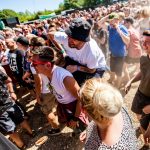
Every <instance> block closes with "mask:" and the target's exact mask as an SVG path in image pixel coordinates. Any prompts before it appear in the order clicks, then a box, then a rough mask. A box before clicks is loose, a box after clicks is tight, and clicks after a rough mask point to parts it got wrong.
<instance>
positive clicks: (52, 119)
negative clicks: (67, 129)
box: [47, 112, 59, 129]
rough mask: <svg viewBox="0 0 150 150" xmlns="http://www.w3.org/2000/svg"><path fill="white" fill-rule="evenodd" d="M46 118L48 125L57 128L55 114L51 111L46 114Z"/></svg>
mask: <svg viewBox="0 0 150 150" xmlns="http://www.w3.org/2000/svg"><path fill="white" fill-rule="evenodd" d="M47 119H48V121H49V123H50V125H51V126H52V128H55V129H57V128H59V124H58V118H57V116H55V114H54V113H53V112H51V113H50V114H48V116H47Z"/></svg>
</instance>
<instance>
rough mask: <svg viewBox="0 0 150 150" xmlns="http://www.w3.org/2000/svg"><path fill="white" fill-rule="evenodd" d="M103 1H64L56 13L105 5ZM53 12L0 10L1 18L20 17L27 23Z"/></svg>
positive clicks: (21, 20)
mask: <svg viewBox="0 0 150 150" xmlns="http://www.w3.org/2000/svg"><path fill="white" fill-rule="evenodd" d="M103 1H105V0H64V2H63V3H60V5H59V8H58V9H57V10H55V13H56V14H60V13H61V11H63V10H67V9H75V8H82V7H91V6H95V5H98V4H100V3H103ZM53 12H54V11H51V10H47V9H45V10H43V11H38V12H35V13H31V12H30V11H28V10H26V11H25V12H15V11H14V10H11V9H3V10H0V18H10V17H18V18H19V20H20V22H26V21H30V20H35V19H38V16H39V15H48V14H51V13H53Z"/></svg>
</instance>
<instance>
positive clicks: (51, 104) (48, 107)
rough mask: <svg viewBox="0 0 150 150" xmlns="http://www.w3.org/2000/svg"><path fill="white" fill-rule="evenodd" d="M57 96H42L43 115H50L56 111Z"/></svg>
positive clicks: (44, 94)
mask: <svg viewBox="0 0 150 150" xmlns="http://www.w3.org/2000/svg"><path fill="white" fill-rule="evenodd" d="M55 99H56V98H55V96H54V95H53V94H51V93H43V94H41V111H42V112H43V114H45V115H48V114H50V113H51V112H55V111H56V101H55Z"/></svg>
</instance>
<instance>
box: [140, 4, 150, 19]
mask: <svg viewBox="0 0 150 150" xmlns="http://www.w3.org/2000/svg"><path fill="white" fill-rule="evenodd" d="M140 13H141V15H142V16H143V17H150V7H149V6H145V7H143V8H142V9H141V11H140Z"/></svg>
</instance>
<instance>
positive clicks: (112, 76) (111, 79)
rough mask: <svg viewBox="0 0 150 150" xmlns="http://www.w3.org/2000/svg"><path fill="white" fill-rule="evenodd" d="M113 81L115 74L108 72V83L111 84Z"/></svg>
mask: <svg viewBox="0 0 150 150" xmlns="http://www.w3.org/2000/svg"><path fill="white" fill-rule="evenodd" d="M114 81H115V73H114V72H110V78H109V80H108V82H109V83H113V82H114Z"/></svg>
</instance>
